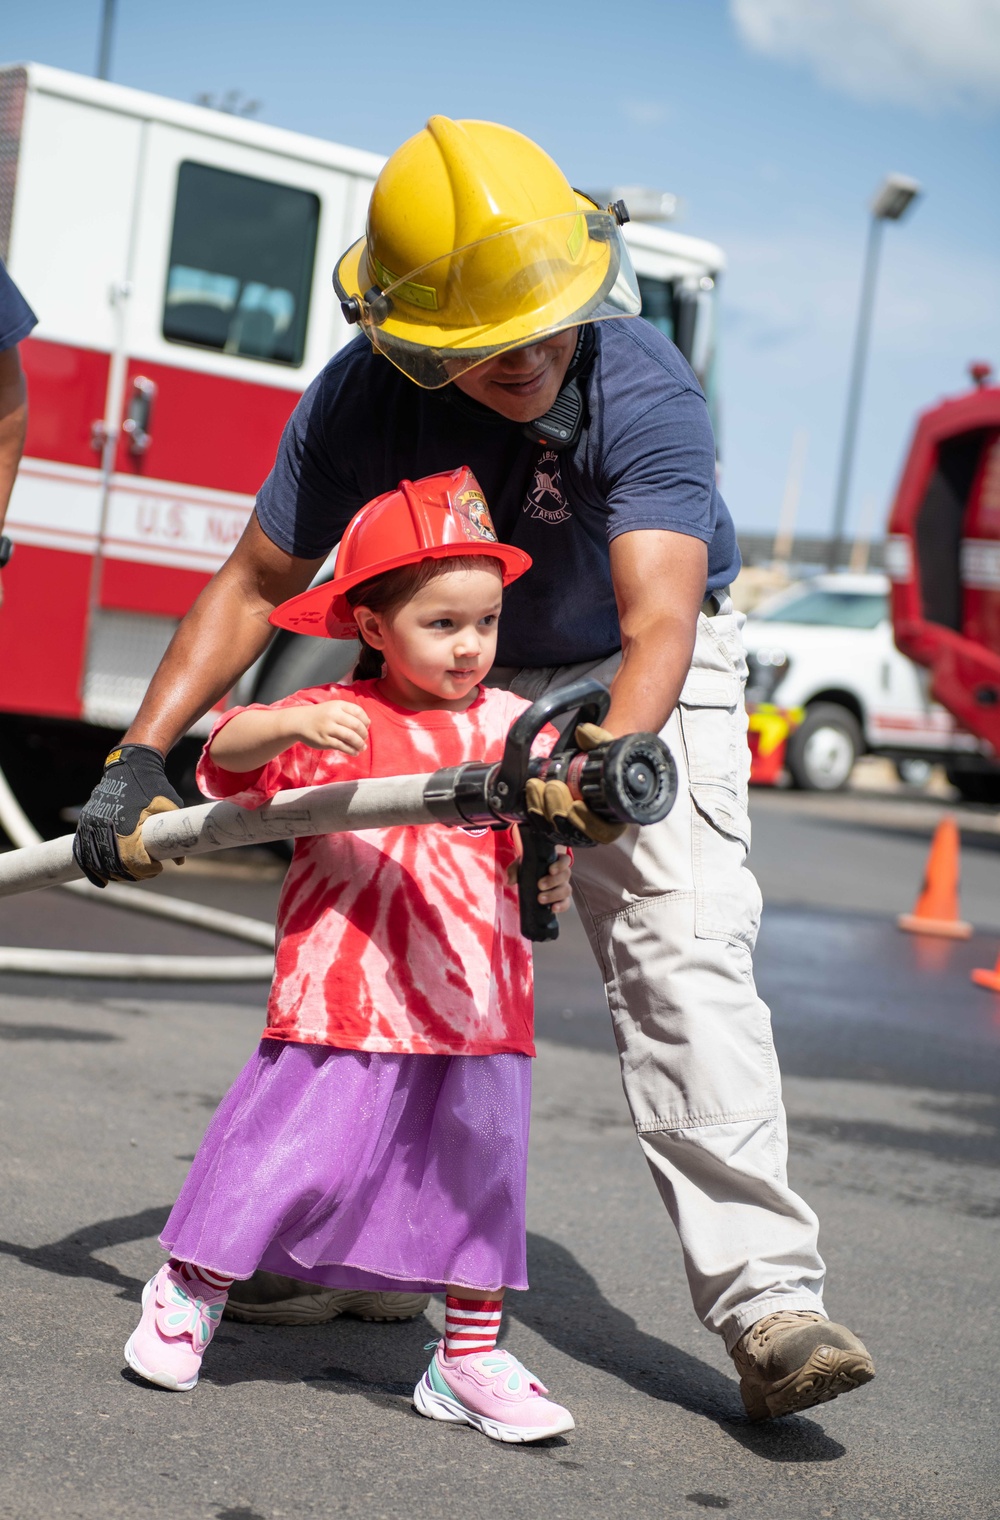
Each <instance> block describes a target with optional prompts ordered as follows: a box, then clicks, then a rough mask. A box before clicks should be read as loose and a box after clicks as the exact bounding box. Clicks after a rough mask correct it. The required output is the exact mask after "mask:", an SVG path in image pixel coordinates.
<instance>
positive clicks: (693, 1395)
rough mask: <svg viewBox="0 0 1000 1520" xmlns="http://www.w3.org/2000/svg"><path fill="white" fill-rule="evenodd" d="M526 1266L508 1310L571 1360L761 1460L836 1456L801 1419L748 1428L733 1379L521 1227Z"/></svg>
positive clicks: (838, 1451) (826, 1439)
mask: <svg viewBox="0 0 1000 1520" xmlns="http://www.w3.org/2000/svg"><path fill="white" fill-rule="evenodd" d="M528 1264H529V1270H530V1274H531V1281H532V1284H533V1291H532V1292H531V1293H530V1294H527V1293H510V1294H508V1296H507V1307H508V1312H509V1313H510V1314H513V1315H514V1316H515V1317H516V1318H517V1319H519V1320H520V1321H521V1322H522V1324H524V1325H527V1326H528V1327H529V1328H530V1329H532V1330H534V1331H535V1333H536V1334H537V1335H540V1336H541V1337H542V1339H543V1340H546V1341H548V1342H549V1344H550V1345H551V1346H554V1347H556V1349H557V1350H559V1351H562V1352H564V1353H565V1354H566V1355H567V1356H569V1357H572V1359H573V1360H574V1361H577V1362H582V1363H584V1364H586V1365H588V1366H591V1367H595V1368H597V1369H598V1371H600V1372H606V1373H608V1374H609V1375H610V1376H612V1377H617V1378H619V1379H621V1381H622V1382H624V1383H627V1384H628V1385H629V1386H630V1387H632V1388H635V1389H636V1390H637V1391H638V1392H639V1393H643V1394H646V1395H648V1396H649V1397H650V1398H654V1399H663V1400H664V1401H666V1402H668V1403H671V1404H677V1405H678V1406H679V1407H680V1408H681V1409H686V1410H688V1411H689V1412H690V1413H692V1414H698V1415H703V1416H704V1417H705V1418H706V1419H708V1420H712V1421H714V1423H715V1424H717V1425H718V1426H719V1428H720V1429H721V1430H723V1431H725V1433H726V1434H727V1435H730V1436H732V1438H733V1440H735V1441H738V1442H739V1443H740V1445H741V1446H744V1447H746V1448H747V1450H748V1451H752V1452H753V1453H754V1454H755V1455H756V1456H759V1457H763V1458H765V1459H766V1460H767V1461H770V1462H834V1461H836V1460H837V1459H838V1458H839V1457H842V1456H844V1454H845V1448H844V1447H843V1446H841V1444H840V1443H839V1441H834V1440H833V1439H831V1437H830V1436H828V1435H826V1433H825V1432H824V1431H823V1430H821V1429H820V1427H819V1426H818V1425H815V1424H813V1422H812V1421H811V1420H806V1419H803V1418H801V1416H794V1417H792V1418H791V1419H785V1420H782V1421H781V1422H780V1423H772V1422H768V1423H767V1424H765V1425H752V1424H751V1423H750V1422H749V1421H748V1420H747V1419H746V1418H745V1416H744V1415H743V1414H742V1412H741V1403H740V1396H739V1391H738V1387H737V1384H736V1382H735V1380H734V1379H733V1378H729V1377H726V1376H725V1375H724V1374H723V1373H721V1372H719V1371H717V1370H716V1368H714V1367H711V1366H709V1365H708V1363H707V1362H703V1361H700V1360H699V1359H698V1357H695V1356H691V1355H690V1354H689V1353H688V1352H686V1351H681V1350H679V1349H678V1348H677V1347H676V1346H671V1345H670V1344H669V1343H668V1342H667V1341H661V1340H657V1339H656V1337H655V1336H652V1335H648V1334H647V1333H646V1331H644V1330H640V1329H639V1328H638V1326H637V1325H636V1323H635V1321H634V1320H633V1319H632V1318H631V1317H630V1316H629V1315H628V1314H626V1313H625V1312H624V1310H622V1309H618V1308H616V1307H615V1305H614V1304H613V1303H611V1302H610V1300H609V1299H607V1298H605V1296H604V1294H603V1293H602V1292H601V1290H600V1288H599V1287H598V1285H597V1283H596V1282H595V1280H594V1278H593V1277H591V1275H590V1273H589V1272H588V1271H586V1269H585V1268H584V1267H582V1266H581V1265H580V1263H579V1262H578V1261H577V1260H576V1258H575V1257H574V1256H573V1255H572V1253H571V1252H569V1251H567V1249H566V1247H565V1246H562V1245H560V1244H559V1243H558V1242H557V1241H554V1240H549V1239H548V1238H547V1237H546V1236H544V1235H536V1234H534V1233H532V1232H530V1231H529V1233H528Z"/></svg>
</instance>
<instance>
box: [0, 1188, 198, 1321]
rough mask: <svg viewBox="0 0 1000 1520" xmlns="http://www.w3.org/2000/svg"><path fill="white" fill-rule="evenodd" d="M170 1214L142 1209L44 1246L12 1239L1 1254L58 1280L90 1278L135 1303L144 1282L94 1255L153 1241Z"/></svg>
mask: <svg viewBox="0 0 1000 1520" xmlns="http://www.w3.org/2000/svg"><path fill="white" fill-rule="evenodd" d="M169 1213H170V1208H169V1206H167V1207H165V1208H164V1207H162V1206H161V1207H159V1208H152V1209H143V1210H142V1212H141V1213H139V1214H126V1215H123V1216H122V1217H121V1218H120V1219H101V1220H98V1222H97V1223H96V1224H91V1225H84V1226H83V1228H82V1229H78V1230H72V1231H71V1232H70V1234H69V1235H64V1236H63V1238H62V1240H54V1241H53V1242H52V1244H51V1245H47V1246H22V1245H18V1244H16V1242H14V1241H11V1240H0V1253H2V1254H3V1255H4V1256H13V1257H14V1258H15V1260H17V1261H20V1262H22V1263H23V1264H24V1265H25V1266H27V1267H37V1268H38V1270H39V1271H40V1272H54V1273H56V1275H57V1276H59V1277H89V1278H91V1279H92V1280H93V1281H94V1282H99V1283H106V1284H108V1286H110V1287H112V1288H120V1289H121V1290H122V1291H121V1293H120V1294H119V1297H120V1298H124V1299H127V1300H128V1301H129V1302H131V1303H136V1304H137V1303H138V1302H139V1296H140V1293H141V1291H142V1287H143V1283H144V1282H145V1279H144V1278H138V1277H126V1275H125V1273H124V1272H119V1270H118V1268H117V1267H112V1266H110V1265H109V1264H108V1263H107V1262H106V1261H99V1260H98V1259H97V1257H96V1256H95V1255H94V1252H95V1251H104V1250H107V1248H108V1246H120V1245H124V1244H125V1242H126V1241H130V1240H147V1239H149V1237H150V1236H153V1237H154V1238H155V1236H157V1235H158V1234H159V1233H160V1231H161V1230H162V1229H163V1226H164V1224H165V1223H166V1219H167V1215H168V1214H169Z"/></svg>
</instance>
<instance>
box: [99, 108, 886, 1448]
mask: <svg viewBox="0 0 1000 1520" xmlns="http://www.w3.org/2000/svg"><path fill="white" fill-rule="evenodd" d="M623 214H624V212H623V208H622V207H620V206H618V207H609V208H608V209H606V210H605V209H602V208H601V207H599V206H596V205H595V204H594V203H593V202H591V201H590V200H588V199H587V198H586V197H584V196H582V195H580V194H578V193H577V192H575V191H574V190H572V189H571V188H570V186H569V184H568V182H567V180H566V179H565V177H564V176H563V174H562V173H561V172H560V170H559V169H558V168H557V166H556V165H555V164H554V163H553V162H552V160H551V159H550V158H549V157H548V156H547V155H546V154H545V153H544V152H543V151H542V150H541V149H540V148H539V147H538V146H536V145H535V144H534V143H533V142H531V141H529V140H528V139H527V138H525V137H523V136H521V135H520V134H519V133H517V132H514V131H512V130H510V129H508V128H506V127H502V126H498V125H495V124H492V123H488V122H478V121H463V122H454V121H450V120H448V119H447V118H445V117H441V116H436V117H433V118H431V120H430V121H429V122H428V124H427V126H426V128H425V129H424V130H423V131H421V132H419V133H417V135H416V136H415V137H413V138H411V139H410V140H409V141H408V142H407V143H405V144H404V145H403V147H401V148H400V149H399V150H398V151H397V152H396V153H394V154H393V155H392V157H391V158H390V159H389V160H388V161H387V163H386V165H385V167H384V168H383V170H382V172H381V174H380V176H379V178H378V181H377V183H376V185H375V188H374V190H373V192H372V197H371V203H370V206H369V214H368V223H367V230H366V233H365V236H364V237H362V238H360V239H359V240H358V242H356V243H355V244H354V245H353V246H352V247H351V248H349V249H348V250H347V252H346V253H345V254H344V255H343V256H342V258H341V259H340V261H339V263H338V265H337V269H336V274H335V284H336V286H337V288H338V292H339V294H340V296H341V298H342V301H343V307H344V313H345V316H346V317H347V318H348V320H349V321H352V322H356V323H357V324H359V326H360V328H361V332H360V333H359V335H358V337H357V338H356V340H355V341H354V342H352V343H350V344H348V345H347V346H346V347H345V348H344V349H342V350H341V351H340V352H339V353H338V354H337V355H336V356H335V357H334V358H333V359H332V360H331V361H330V363H329V364H328V365H327V366H326V368H325V369H324V370H323V371H322V372H321V374H320V375H319V376H318V378H317V379H316V380H315V381H314V382H313V384H312V385H311V386H310V387H309V389H308V390H307V391H306V392H305V394H304V396H303V397H302V399H301V401H300V402H299V404H298V405H297V407H296V408H295V411H294V412H293V414H292V416H291V418H290V420H289V422H288V425H287V427H286V428H285V432H284V435H283V437H282V440H281V444H280V446H279V450H278V455H277V459H276V461H275V465H274V468H273V470H272V471H271V474H270V475H269V476H268V478H267V480H266V481H265V482H264V485H263V486H262V488H261V491H260V493H259V496H258V498H257V503H256V510H255V512H254V514H253V515H252V517H251V519H250V521H249V523H248V525H247V528H246V531H245V533H244V535H243V538H242V539H241V541H240V543H239V545H238V547H237V548H236V549H235V550H234V552H233V554H232V555H231V557H230V559H229V560H228V561H227V563H226V564H225V565H224V566H223V567H222V569H221V570H220V571H219V573H218V574H217V575H216V577H215V578H214V580H213V581H212V582H211V583H210V584H209V586H208V587H207V588H206V589H205V590H204V591H203V592H202V594H201V596H200V597H199V599H198V601H197V602H196V603H195V605H194V607H193V608H192V610H191V611H190V612H189V614H188V615H187V617H186V618H185V620H184V621H183V623H182V624H181V626H180V628H179V629H178V631H177V633H176V635H175V637H174V639H173V642H172V643H171V645H170V648H169V649H168V651H167V653H166V655H165V656H164V659H163V661H162V662H161V664H160V667H159V669H158V670H157V672H156V674H155V676H154V678H153V681H152V682H151V684H150V688H149V691H148V693H147V696H146V698H145V700H144V702H143V705H142V707H141V709H140V711H139V714H138V716H137V717H136V720H135V722H134V724H133V725H132V727H131V728H130V730H129V732H128V733H127V734H126V735H125V738H124V740H123V746H122V747H121V749H120V750H119V749H116V750H114V751H112V754H111V756H110V757H109V764H108V767H107V769H106V771H105V776H104V778H103V779H102V781H101V783H99V784H98V786H97V788H96V789H95V792H94V795H93V797H92V799H91V801H90V802H89V803H88V804H87V806H86V808H85V809H84V811H83V814H82V817H81V819H80V825H79V830H78V835H77V845H76V848H77V858H78V860H79V862H80V864H81V865H82V866H83V867H84V869H85V870H86V872H87V874H88V875H89V876H90V878H91V880H96V881H101V880H107V879H119V880H120V879H133V878H137V877H144V876H149V875H152V874H154V873H155V872H156V871H158V870H159V869H160V868H159V866H158V865H156V864H155V863H153V862H151V861H150V860H149V859H148V857H146V856H145V852H144V851H143V850H142V846H141V839H140V836H139V830H140V828H141V824H142V820H143V818H144V817H145V816H146V814H147V813H148V812H150V811H154V810H156V809H159V808H164V807H169V806H171V805H172V804H176V803H177V802H178V800H179V799H178V798H177V797H176V794H175V793H174V792H173V790H172V788H171V787H170V785H169V783H168V782H167V780H166V777H165V774H164V769H163V757H164V756H165V754H166V753H167V751H168V750H169V748H170V746H171V745H172V744H174V743H175V742H176V741H177V739H178V738H179V737H180V735H182V734H183V733H184V732H185V730H186V729H187V728H188V727H189V726H190V724H191V723H193V722H194V721H195V719H196V718H198V717H200V716H201V715H202V714H203V713H204V712H205V711H206V710H207V709H208V708H209V707H210V706H211V705H212V704H213V703H214V702H216V701H217V700H218V699H219V698H220V697H222V696H223V695H224V694H225V693H226V692H227V691H229V690H230V689H231V688H232V686H233V685H234V684H235V682H236V681H237V680H238V678H239V677H240V676H241V675H242V673H243V672H244V671H245V670H246V669H247V668H248V667H249V665H250V664H251V663H252V662H253V661H254V660H255V659H256V658H257V657H258V656H259V655H260V654H261V653H262V651H263V650H264V648H265V646H266V644H267V641H268V637H269V634H270V628H269V626H268V623H267V617H268V614H269V613H270V612H271V610H272V608H273V607H275V606H276V605H277V603H279V602H281V601H284V600H286V599H287V598H289V597H290V596H292V595H294V594H295V593H296V592H298V591H300V590H301V589H303V588H304V587H306V586H307V585H308V584H309V582H310V581H311V580H312V578H313V577H314V576H315V575H316V574H317V573H318V572H319V570H320V568H321V566H322V564H323V562H324V560H325V558H326V557H327V555H328V554H329V552H330V550H331V548H332V547H333V546H334V545H335V544H336V542H337V541H338V539H339V538H340V536H341V534H342V532H343V530H344V528H345V527H346V525H347V523H348V521H349V519H350V518H351V516H352V515H353V514H354V512H355V511H357V510H358V509H359V508H360V507H361V506H362V504H363V503H364V502H366V501H368V500H369V499H371V498H372V497H374V496H377V495H379V494H380V493H381V492H384V491H386V490H390V489H392V488H393V487H394V486H395V485H396V483H397V481H398V480H400V479H401V478H404V477H409V478H417V477H419V476H423V475H429V474H433V473H435V472H437V471H441V470H446V469H452V468H455V467H457V466H458V465H468V466H469V467H471V469H472V470H473V471H474V473H475V474H476V476H477V477H478V479H479V481H480V482H481V484H482V486H483V489H484V492H485V495H486V498H487V500H488V501H489V503H490V508H491V511H492V513H493V517H494V521H495V522H496V525H497V530H498V532H499V534H500V537H501V538H503V539H505V540H507V541H508V542H510V543H512V544H515V545H517V546H518V547H520V548H522V549H524V550H526V551H527V552H528V553H529V554H530V555H531V556H532V559H533V562H534V563H533V568H532V570H531V571H529V572H528V574H526V575H525V576H524V577H522V579H521V580H520V581H518V582H517V583H516V585H515V586H513V587H512V588H511V590H510V592H509V594H508V596H507V599H506V601H505V611H504V616H503V619H502V623H501V630H500V644H499V649H498V655H497V659H498V664H497V666H496V667H494V670H493V672H492V675H491V681H493V682H495V683H496V684H502V685H508V686H510V687H511V688H512V689H513V690H514V691H516V692H518V693H519V694H521V695H523V696H525V697H529V698H531V699H534V698H536V697H538V696H539V695H540V694H541V693H543V692H544V691H546V690H548V689H550V688H552V687H555V686H562V685H565V684H567V683H568V682H570V681H573V680H575V679H577V678H578V677H580V676H582V675H584V674H588V675H593V676H595V677H596V678H597V679H599V680H603V681H605V682H606V683H609V684H610V685H611V692H612V703H611V708H610V710H609V713H608V716H607V718H606V720H605V727H606V728H607V729H608V730H609V731H610V732H611V733H613V734H615V735H619V734H625V733H629V732H632V731H636V730H652V731H654V732H655V731H659V732H662V733H663V736H664V738H665V740H666V742H667V744H668V745H669V746H670V749H671V750H672V751H673V754H674V755H675V757H676V759H677V762H678V765H679V768H680V772H681V790H680V795H679V798H678V802H677V804H676V805H675V807H674V809H673V811H672V812H671V814H670V816H669V817H668V818H667V819H666V820H665V821H664V822H663V823H662V824H659V825H656V826H654V827H651V828H646V829H644V830H641V831H639V830H635V829H630V830H627V831H625V832H624V833H623V834H622V835H621V837H620V838H618V839H617V840H616V841H615V842H613V843H606V844H604V845H603V846H602V847H601V848H600V849H595V850H589V849H581V850H579V851H578V852H577V866H576V874H575V887H576V900H577V904H578V907H579V911H580V915H581V917H582V920H583V923H584V926H585V928H586V931H587V934H588V937H589V939H590V943H591V946H592V948H593V951H594V954H595V956H596V957H597V961H598V964H599V966H600V968H601V970H602V973H603V976H604V980H605V985H606V989H607V995H608V1002H609V1005H610V1009H611V1014H612V1018H613V1020H614V1024H615V1032H616V1036H617V1041H618V1046H619V1050H620V1052H621V1065H622V1077H623V1082H624V1086H625V1092H626V1096H627V1099H628V1102H629V1106H630V1109H631V1113H632V1118H633V1120H634V1123H635V1127H636V1131H637V1135H638V1140H639V1144H640V1146H641V1148H642V1150H643V1153H644V1154H645V1156H646V1159H647V1161H648V1163H649V1166H650V1168H651V1171H652V1174H653V1177H654V1180H655V1182H656V1185H657V1187H658V1188H659V1190H660V1193H661V1195H662V1198H663V1201H664V1203H665V1205H666V1207H667V1209H668V1210H669V1212H670V1216H671V1218H672V1220H673V1222H674V1224H675V1226H676V1228H677V1230H678V1233H679V1236H680V1240H681V1245H682V1248H683V1252H684V1258H685V1265H686V1268H687V1275H688V1280H689V1283H690V1287H691V1292H692V1297H693V1300H694V1306H695V1310H696V1312H697V1314H698V1316H699V1317H700V1319H701V1321H702V1323H703V1324H704V1325H705V1326H706V1327H707V1328H708V1329H710V1330H712V1331H714V1332H716V1333H718V1334H720V1335H722V1336H723V1337H724V1340H725V1344H726V1347H727V1349H728V1350H729V1352H730V1353H731V1354H732V1356H733V1358H734V1361H735V1364H736V1367H737V1370H738V1372H739V1374H740V1387H741V1391H742V1394H743V1399H744V1403H745V1405H746V1408H747V1411H748V1413H749V1414H750V1416H751V1417H752V1418H756V1419H766V1418H768V1417H770V1416H773V1415H779V1414H786V1413H790V1412H792V1411H794V1410H798V1409H804V1408H807V1407H808V1406H810V1405H812V1404H815V1403H819V1402H822V1401H824V1400H826V1399H830V1398H833V1397H835V1396H836V1395H837V1394H839V1393H842V1392H845V1391H847V1390H849V1389H852V1388H854V1387H856V1386H858V1385H859V1384H860V1383H863V1382H867V1381H868V1379H869V1378H871V1377H872V1375H873V1372H874V1369H873V1365H872V1361H871V1358H870V1356H869V1355H868V1352H867V1351H866V1350H865V1348H864V1346H863V1345H862V1344H861V1342H860V1341H859V1340H858V1339H857V1337H856V1336H854V1335H853V1334H852V1333H851V1332H850V1331H849V1330H846V1329H844V1328H843V1327H842V1326H839V1325H835V1324H832V1323H831V1322H830V1321H829V1320H828V1318H827V1317H826V1314H825V1310H824V1308H823V1300H822V1289H823V1279H824V1266H823V1262H822V1260H821V1259H820V1256H819V1254H818V1250H817V1221H816V1217H815V1215H814V1214H813V1213H812V1211H811V1210H810V1209H809V1208H808V1207H807V1205H806V1204H805V1203H804V1202H803V1201H802V1200H801V1199H800V1198H798V1197H797V1196H796V1194H795V1193H794V1192H793V1191H792V1190H791V1189H790V1187H789V1185H788V1182H787V1179H786V1171H785V1162H786V1149H787V1144H786V1131H785V1120H784V1114H783V1110H782V1106H781V1100H780V1082H779V1075H778V1068H777V1063H776V1060H775V1055H774V1049H773V1045H772V1042H771V1033H770V1019H769V1014H768V1010H767V1008H766V1007H765V1005H764V1004H763V1002H762V1001H761V1000H760V998H759V997H758V996H757V993H756V990H755V988H754V983H753V977H752V967H751V953H752V950H753V947H754V941H755V938H756V933H757V926H758V919H759V911H760V894H759V891H758V888H757V885H756V882H755V881H754V879H753V877H752V875H751V874H750V872H749V871H748V870H747V868H746V865H745V859H746V854H747V849H748V845H749V837H750V834H749V822H748V817H747V771H748V765H749V755H748V750H747V745H746V736H745V727H746V717H745V712H744V707H743V701H742V689H743V682H744V679H745V675H746V665H745V662H744V658H743V651H742V646H741V640H740V627H741V619H740V617H739V615H738V614H737V613H735V612H734V610H733V606H732V602H731V600H730V597H729V594H728V586H729V583H730V581H731V580H732V578H733V576H734V575H735V574H736V572H737V570H738V569H739V554H738V550H737V546H736V537H735V533H734V529H733V524H732V520H731V518H730V516H729V513H728V511H727V509H726V506H725V504H724V502H723V501H722V498H721V496H720V495H719V492H718V490H717V488H716V483H715V449H714V442H713V438H712V431H711V426H710V423H709V419H708V414H707V408H706V405H705V399H704V396H703V395H702V392H701V390H700V388H699V385H698V382H697V380H696V379H695V376H694V375H693V373H692V371H691V370H690V369H689V368H688V366H687V364H686V363H685V361H684V360H683V358H682V357H681V355H680V354H679V353H678V351H677V349H676V348H675V347H674V346H673V344H671V343H670V342H669V341H668V339H667V338H666V337H664V336H663V335H662V334H660V333H659V332H658V331H657V330H656V329H654V328H653V327H651V326H650V325H648V324H647V323H645V322H643V321H642V320H641V319H638V320H636V318H637V316H638V312H639V308H640V300H639V293H638V290H637V286H636V280H635V276H634V274H633V272H632V268H631V264H630V262H629V257H628V252H627V249H626V246H625V243H624V241H623V239H622V237H621V233H620V227H619V221H620V219H621V217H622V216H623ZM624 318H632V319H633V320H622V319H624ZM400 1227H401V1228H404V1227H405V1225H404V1222H403V1221H400ZM237 1296H242V1299H243V1306H242V1308H243V1313H244V1315H245V1317H247V1318H254V1319H256V1320H257V1321H258V1322H276V1321H277V1322H287V1321H291V1320H296V1319H304V1318H314V1319H315V1318H332V1317H333V1315H334V1314H336V1313H337V1312H340V1310H342V1309H352V1308H353V1309H358V1308H359V1307H361V1309H362V1310H363V1311H365V1312H368V1313H370V1314H372V1315H373V1316H376V1315H378V1316H381V1317H388V1316H390V1315H392V1314H393V1313H395V1312H397V1311H398V1312H399V1313H404V1312H409V1310H408V1309H407V1308H406V1307H405V1306H398V1305H395V1304H394V1301H393V1295H387V1296H386V1297H385V1299H384V1300H383V1301H381V1302H380V1303H379V1304H377V1305H372V1304H365V1305H363V1306H359V1305H358V1304H357V1302H356V1300H357V1297H358V1296H357V1295H344V1294H330V1295H327V1294H320V1293H319V1292H318V1291H317V1289H316V1287H315V1285H309V1284H306V1283H301V1284H296V1283H294V1282H291V1281H290V1280H289V1279H280V1280H273V1279H267V1278H258V1279H257V1280H254V1281H251V1282H250V1283H249V1284H245V1285H243V1287H242V1289H241V1290H240V1294H239V1295H236V1294H234V1297H237ZM238 1312H239V1310H238Z"/></svg>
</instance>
